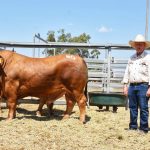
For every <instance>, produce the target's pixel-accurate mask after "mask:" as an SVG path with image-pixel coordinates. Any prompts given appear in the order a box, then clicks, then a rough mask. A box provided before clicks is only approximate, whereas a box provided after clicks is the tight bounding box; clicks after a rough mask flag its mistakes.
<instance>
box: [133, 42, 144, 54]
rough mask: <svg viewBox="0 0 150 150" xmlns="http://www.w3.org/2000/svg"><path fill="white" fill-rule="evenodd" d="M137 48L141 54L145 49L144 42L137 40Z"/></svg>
mask: <svg viewBox="0 0 150 150" xmlns="http://www.w3.org/2000/svg"><path fill="white" fill-rule="evenodd" d="M135 49H136V52H137V53H138V54H141V53H142V52H143V51H144V49H145V43H144V42H135Z"/></svg>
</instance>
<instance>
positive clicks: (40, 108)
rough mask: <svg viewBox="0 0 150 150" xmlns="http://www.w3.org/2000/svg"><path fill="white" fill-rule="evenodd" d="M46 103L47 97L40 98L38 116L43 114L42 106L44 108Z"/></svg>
mask: <svg viewBox="0 0 150 150" xmlns="http://www.w3.org/2000/svg"><path fill="white" fill-rule="evenodd" d="M45 103H46V98H43V97H42V98H40V102H39V106H38V109H37V111H36V116H39V117H41V116H42V115H43V111H42V108H43V106H44V104H45Z"/></svg>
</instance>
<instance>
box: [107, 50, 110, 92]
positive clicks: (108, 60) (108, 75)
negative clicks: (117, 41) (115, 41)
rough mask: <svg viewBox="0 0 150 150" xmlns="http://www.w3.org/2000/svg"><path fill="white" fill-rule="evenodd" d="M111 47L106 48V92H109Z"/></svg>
mask: <svg viewBox="0 0 150 150" xmlns="http://www.w3.org/2000/svg"><path fill="white" fill-rule="evenodd" d="M110 65H111V47H108V50H107V86H106V93H109V92H110V77H111V70H110Z"/></svg>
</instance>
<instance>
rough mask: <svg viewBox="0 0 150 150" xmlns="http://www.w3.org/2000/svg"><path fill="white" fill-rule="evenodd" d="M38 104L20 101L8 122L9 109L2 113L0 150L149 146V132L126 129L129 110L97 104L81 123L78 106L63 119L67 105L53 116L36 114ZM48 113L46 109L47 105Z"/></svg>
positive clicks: (138, 149) (123, 149)
mask: <svg viewBox="0 0 150 150" xmlns="http://www.w3.org/2000/svg"><path fill="white" fill-rule="evenodd" d="M37 107H38V105H36V104H34V105H33V104H20V105H19V107H18V108H17V118H16V119H14V120H13V121H11V122H6V121H5V119H6V117H7V113H8V110H7V109H3V112H2V115H1V117H0V129H1V131H0V150H131V149H132V150H150V132H149V133H148V134H146V135H145V134H142V133H140V132H138V131H127V130H126V128H128V123H129V110H125V109H124V108H121V107H120V108H119V109H118V112H117V113H112V111H111V110H112V108H110V111H108V112H107V111H105V110H101V111H99V109H98V107H92V106H91V107H90V109H87V116H86V120H87V123H86V124H84V125H82V124H80V123H79V120H78V117H79V109H78V107H77V106H75V107H74V111H73V113H72V115H71V117H70V119H67V120H61V119H62V115H63V112H64V110H65V106H64V105H62V106H59V105H55V106H54V116H52V117H51V118H49V117H48V115H45V116H43V117H37V116H35V110H36V109H37ZM44 111H45V113H46V109H45V108H44Z"/></svg>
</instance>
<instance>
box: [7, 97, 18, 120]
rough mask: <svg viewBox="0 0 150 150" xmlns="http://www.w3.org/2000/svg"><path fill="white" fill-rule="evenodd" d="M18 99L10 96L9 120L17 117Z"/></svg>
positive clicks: (8, 104)
mask: <svg viewBox="0 0 150 150" xmlns="http://www.w3.org/2000/svg"><path fill="white" fill-rule="evenodd" d="M16 106H17V99H13V98H8V102H7V107H8V109H9V112H8V117H7V120H12V119H13V118H15V117H16Z"/></svg>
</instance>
